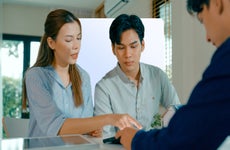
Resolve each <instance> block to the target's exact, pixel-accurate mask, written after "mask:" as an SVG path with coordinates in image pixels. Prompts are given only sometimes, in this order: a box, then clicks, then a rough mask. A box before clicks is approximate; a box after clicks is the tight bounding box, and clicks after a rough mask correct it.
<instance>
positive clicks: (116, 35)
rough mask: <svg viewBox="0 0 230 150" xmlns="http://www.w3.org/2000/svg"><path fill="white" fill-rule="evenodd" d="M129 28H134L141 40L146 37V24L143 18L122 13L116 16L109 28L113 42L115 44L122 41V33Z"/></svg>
mask: <svg viewBox="0 0 230 150" xmlns="http://www.w3.org/2000/svg"><path fill="white" fill-rule="evenodd" d="M129 29H134V30H135V31H136V32H137V34H138V37H139V39H140V41H142V40H143V38H144V30H145V28H144V25H143V23H142V21H141V19H140V18H139V17H138V16H136V15H127V14H121V15H119V16H118V17H116V18H115V19H114V20H113V22H112V24H111V26H110V29H109V38H110V40H111V43H112V44H113V45H114V44H115V43H116V44H120V43H121V40H120V39H121V34H122V33H123V32H124V31H126V30H129Z"/></svg>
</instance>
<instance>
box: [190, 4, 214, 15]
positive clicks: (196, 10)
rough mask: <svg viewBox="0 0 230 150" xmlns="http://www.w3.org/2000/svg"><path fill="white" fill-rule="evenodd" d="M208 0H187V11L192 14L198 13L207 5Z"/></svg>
mask: <svg viewBox="0 0 230 150" xmlns="http://www.w3.org/2000/svg"><path fill="white" fill-rule="evenodd" d="M209 3H210V0H187V11H188V12H189V13H190V14H191V15H193V14H194V13H200V12H201V11H202V10H203V6H204V5H207V6H209Z"/></svg>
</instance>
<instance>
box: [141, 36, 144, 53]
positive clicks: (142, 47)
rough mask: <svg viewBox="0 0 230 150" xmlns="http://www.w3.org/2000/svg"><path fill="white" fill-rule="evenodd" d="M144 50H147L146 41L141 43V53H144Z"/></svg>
mask: <svg viewBox="0 0 230 150" xmlns="http://www.w3.org/2000/svg"><path fill="white" fill-rule="evenodd" d="M144 49H145V41H144V39H143V40H142V42H141V52H143V51H144Z"/></svg>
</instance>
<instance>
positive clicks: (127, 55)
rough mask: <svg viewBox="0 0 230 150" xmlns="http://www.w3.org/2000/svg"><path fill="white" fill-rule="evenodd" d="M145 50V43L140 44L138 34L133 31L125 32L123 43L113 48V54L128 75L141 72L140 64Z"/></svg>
mask: <svg viewBox="0 0 230 150" xmlns="http://www.w3.org/2000/svg"><path fill="white" fill-rule="evenodd" d="M143 50H144V41H142V42H140V39H139V37H138V34H137V33H136V31H135V30H133V29H130V30H127V31H125V32H123V33H122V34H121V43H120V44H115V45H114V46H113V53H114V55H116V57H117V59H118V62H119V64H120V67H121V69H122V71H123V72H124V73H125V74H126V75H127V74H130V73H137V72H138V71H139V62H140V57H141V52H142V51H143Z"/></svg>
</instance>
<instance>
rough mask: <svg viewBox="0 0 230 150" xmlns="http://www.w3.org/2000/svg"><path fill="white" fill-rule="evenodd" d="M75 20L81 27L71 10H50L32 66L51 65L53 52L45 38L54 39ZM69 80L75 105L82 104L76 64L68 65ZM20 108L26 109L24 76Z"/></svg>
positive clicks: (80, 83)
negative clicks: (64, 27)
mask: <svg viewBox="0 0 230 150" xmlns="http://www.w3.org/2000/svg"><path fill="white" fill-rule="evenodd" d="M71 22H77V23H78V24H79V26H80V30H82V29H81V22H80V20H79V19H78V18H77V17H75V16H74V15H73V14H72V13H71V12H69V11H66V10H63V9H57V10H54V11H51V12H50V13H49V14H48V16H47V18H46V21H45V26H44V27H45V33H44V35H43V37H42V39H41V44H40V47H39V51H38V56H37V60H36V62H35V64H34V65H33V66H32V67H45V66H49V65H52V63H53V61H54V52H53V50H52V49H51V48H50V47H49V45H48V43H47V38H48V37H51V38H52V39H53V40H55V39H56V37H57V35H58V32H59V30H60V29H61V27H62V26H63V25H64V24H66V23H71ZM69 75H70V81H71V82H72V90H73V95H74V103H75V106H76V107H78V106H80V105H82V104H83V96H82V90H81V85H82V80H81V76H80V73H79V70H78V68H77V67H76V64H70V65H69ZM22 110H23V111H25V110H27V93H26V84H25V78H24V80H23V92H22Z"/></svg>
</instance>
